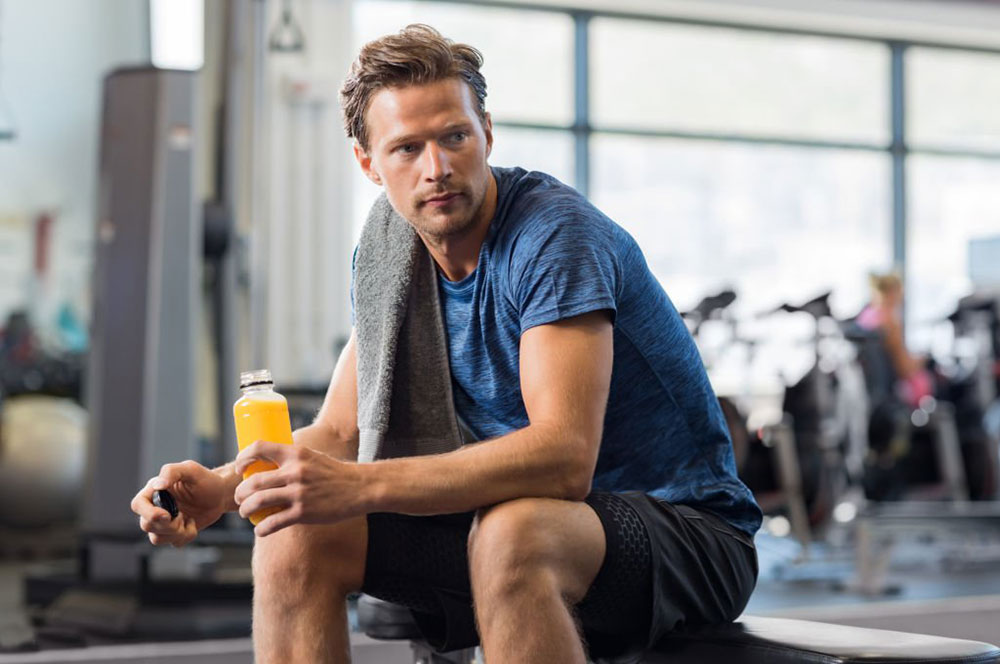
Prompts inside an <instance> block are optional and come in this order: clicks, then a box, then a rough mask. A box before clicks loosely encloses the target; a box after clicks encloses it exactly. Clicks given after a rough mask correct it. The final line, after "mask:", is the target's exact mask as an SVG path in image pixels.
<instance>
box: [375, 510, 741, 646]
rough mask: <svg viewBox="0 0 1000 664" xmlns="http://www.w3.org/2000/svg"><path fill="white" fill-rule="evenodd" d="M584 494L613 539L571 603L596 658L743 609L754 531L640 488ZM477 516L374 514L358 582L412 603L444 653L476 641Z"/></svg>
mask: <svg viewBox="0 0 1000 664" xmlns="http://www.w3.org/2000/svg"><path fill="white" fill-rule="evenodd" d="M585 502H586V503H587V504H588V505H590V507H591V508H593V509H594V511H595V512H596V513H597V515H598V517H600V520H601V523H602V525H603V526H604V533H605V537H606V539H607V550H606V554H605V557H604V562H603V564H602V565H601V569H600V571H599V572H598V573H597V577H596V578H595V579H594V583H593V584H592V585H591V587H590V590H589V591H588V592H587V595H586V596H585V597H584V598H583V600H582V601H581V602H580V603H579V604H577V605H576V607H575V613H576V616H577V618H578V620H579V623H580V625H581V628H582V631H583V637H584V641H585V643H586V645H587V648H588V651H589V653H590V655H591V656H592V657H608V656H614V655H618V654H621V653H623V652H627V651H634V650H638V649H643V648H646V647H649V646H650V645H652V644H653V643H655V642H657V641H659V640H660V639H661V638H662V637H663V636H664V635H666V634H668V633H670V632H674V631H682V630H684V629H687V628H694V627H698V626H700V625H705V624H717V623H723V622H729V621H732V620H734V619H735V618H737V617H738V616H739V615H740V613H742V611H743V608H744V607H745V606H746V603H747V601H748V600H749V598H750V593H751V591H752V590H753V588H754V585H755V584H756V581H757V553H756V550H755V549H754V544H753V540H752V539H751V538H750V537H749V536H748V535H746V534H745V533H743V532H742V531H740V530H738V529H736V528H734V527H733V526H731V525H729V524H728V523H727V522H726V521H724V520H723V519H721V518H719V517H718V516H715V515H714V514H712V513H710V512H707V511H703V510H697V509H694V508H692V507H688V506H686V505H672V504H669V503H666V502H663V501H660V500H657V499H655V498H653V497H652V496H649V495H647V494H644V493H641V492H626V493H605V492H594V493H592V494H590V495H589V496H588V497H587V498H586V501H585ZM473 517H474V514H473V513H462V514H448V515H441V516H431V517H414V516H407V515H403V514H386V513H378V514H369V515H368V554H367V558H366V565H365V580H364V586H363V587H362V591H363V592H365V593H367V594H369V595H372V596H373V597H378V598H379V599H383V600H386V601H389V602H394V603H397V604H402V605H404V606H406V607H408V608H409V609H410V610H411V612H412V613H413V618H414V620H415V621H416V623H417V625H418V626H419V627H420V630H421V632H422V633H423V635H424V638H425V639H426V640H427V642H428V643H429V644H430V645H431V646H432V647H434V648H435V649H437V650H438V651H440V652H446V651H449V650H456V649H459V648H468V647H472V646H475V645H477V644H478V643H479V635H478V633H477V631H476V622H475V617H474V613H473V608H472V593H471V589H470V585H469V573H468V569H469V563H468V555H467V542H468V535H469V528H470V527H471V525H472V520H473Z"/></svg>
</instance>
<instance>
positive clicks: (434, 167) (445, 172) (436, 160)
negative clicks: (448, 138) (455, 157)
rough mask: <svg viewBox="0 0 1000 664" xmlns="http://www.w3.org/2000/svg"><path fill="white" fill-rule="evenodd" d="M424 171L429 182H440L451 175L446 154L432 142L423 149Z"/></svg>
mask: <svg viewBox="0 0 1000 664" xmlns="http://www.w3.org/2000/svg"><path fill="white" fill-rule="evenodd" d="M424 173H425V175H426V178H427V180H428V181H430V182H440V181H441V180H445V179H447V178H448V176H450V175H451V163H450V162H449V160H448V155H447V154H446V153H445V151H444V150H442V149H441V147H440V146H439V145H438V144H437V143H434V142H431V143H430V145H428V147H427V149H426V150H425V151H424Z"/></svg>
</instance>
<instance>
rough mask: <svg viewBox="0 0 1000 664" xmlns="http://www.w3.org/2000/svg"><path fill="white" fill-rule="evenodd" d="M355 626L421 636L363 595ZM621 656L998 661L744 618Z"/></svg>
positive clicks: (687, 660) (858, 631)
mask: <svg viewBox="0 0 1000 664" xmlns="http://www.w3.org/2000/svg"><path fill="white" fill-rule="evenodd" d="M358 623H359V625H360V627H361V629H362V631H363V632H365V634H367V635H368V636H370V637H371V638H373V639H390V640H392V639H419V638H420V632H419V631H418V630H417V627H416V625H415V624H414V623H413V620H412V618H411V617H410V612H409V611H408V610H407V609H406V608H404V607H401V606H398V605H395V604H390V603H388V602H383V601H381V600H377V599H375V598H372V597H368V596H367V595H362V596H361V598H360V599H359V600H358ZM622 661H623V662H625V661H627V662H629V664H667V663H668V662H669V663H670V664H710V663H714V662H720V663H721V662H725V664H785V663H786V662H788V663H791V662H796V663H798V664H801V663H803V662H808V663H809V664H852V663H854V662H859V663H860V662H864V663H866V664H881V663H883V662H884V663H886V664H889V663H893V664H903V663H906V662H912V663H914V664H917V663H930V662H933V663H934V664H994V663H996V664H1000V648H997V647H996V646H993V645H990V644H988V643H980V642H978V641H966V640H962V639H948V638H944V637H940V636H926V635H922V634H909V633H906V632H891V631H888V630H882V629H867V628H863V627H846V626H843V625H830V624H827V623H819V622H810V621H806V620H791V619H786V618H762V617H757V616H743V617H742V618H740V619H739V620H738V621H736V622H735V623H731V624H728V625H718V626H714V627H706V628H702V629H699V630H697V631H694V632H691V633H687V634H675V635H671V636H670V637H668V638H666V639H664V640H663V641H662V642H660V643H659V644H658V645H657V647H656V649H655V652H649V653H646V654H645V655H643V656H642V657H640V658H638V659H636V658H635V657H634V656H633V657H631V658H628V659H623V660H622ZM608 664H612V663H610V662H609V663H608Z"/></svg>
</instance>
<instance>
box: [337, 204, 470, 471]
mask: <svg viewBox="0 0 1000 664" xmlns="http://www.w3.org/2000/svg"><path fill="white" fill-rule="evenodd" d="M355 275H356V278H355V282H354V312H355V316H354V318H355V329H356V333H357V356H358V428H359V429H360V432H361V442H360V444H359V447H358V461H361V462H368V461H374V460H376V459H387V458H392V457H402V456H417V455H422V454H438V453H441V452H448V451H451V450H454V449H457V448H458V447H459V446H460V445H461V444H462V434H461V433H460V430H459V425H458V420H457V418H456V416H455V406H454V402H453V401H452V394H451V370H450V368H449V364H448V347H447V341H446V339H445V330H444V323H443V320H442V315H441V303H440V301H439V300H438V285H437V268H436V267H435V265H434V259H433V258H431V255H430V253H429V252H428V251H427V248H426V247H424V244H423V242H421V240H420V237H419V236H418V235H417V233H416V231H414V230H413V228H412V227H411V226H410V224H409V223H407V221H406V220H405V219H403V218H402V217H401V216H399V214H398V213H397V212H396V211H395V210H394V209H393V208H392V206H391V205H390V204H389V200H388V199H387V198H386V196H385V194H382V195H381V196H379V198H378V200H376V201H375V203H374V205H372V208H371V211H370V212H369V213H368V220H367V221H366V222H365V227H364V229H363V230H362V232H361V242H360V244H359V246H358V255H357V258H356V259H355Z"/></svg>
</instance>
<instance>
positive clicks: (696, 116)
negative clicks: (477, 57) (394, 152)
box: [356, 0, 1000, 346]
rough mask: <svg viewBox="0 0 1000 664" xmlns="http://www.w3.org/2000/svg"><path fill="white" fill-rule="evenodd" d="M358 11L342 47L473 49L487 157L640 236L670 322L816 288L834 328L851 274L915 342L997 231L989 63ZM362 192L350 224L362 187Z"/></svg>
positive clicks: (994, 72)
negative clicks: (441, 37) (538, 173)
mask: <svg viewBox="0 0 1000 664" xmlns="http://www.w3.org/2000/svg"><path fill="white" fill-rule="evenodd" d="M357 1H358V5H357V7H358V11H357V15H356V16H357V17H356V30H357V33H358V45H360V44H361V43H362V42H363V41H365V40H367V39H369V38H372V37H375V36H377V35H380V34H385V33H387V32H391V31H394V30H398V29H399V28H400V27H402V26H403V25H405V24H407V23H410V22H425V23H430V24H432V25H435V26H436V27H438V28H439V29H440V30H441V31H442V32H443V33H444V34H445V35H446V36H448V37H452V38H454V39H456V40H461V41H468V42H470V43H472V44H474V45H476V46H477V47H479V48H481V50H482V51H483V53H484V55H485V56H486V67H485V74H486V76H487V80H488V81H489V84H490V96H489V97H488V99H487V105H488V107H489V109H490V110H491V111H492V112H493V114H494V120H495V121H496V126H497V129H496V138H497V142H496V147H495V149H494V153H493V155H492V158H491V162H492V163H494V164H496V165H515V164H517V165H521V166H525V167H527V168H535V169H539V170H545V171H548V172H550V173H552V174H553V175H555V176H557V177H559V178H560V179H562V180H564V181H566V182H568V183H570V184H573V185H574V186H576V187H578V188H579V189H581V191H583V192H584V193H586V194H587V195H588V196H589V197H590V198H591V200H593V201H594V203H595V204H596V205H598V207H600V208H601V209H602V210H604V211H605V212H606V213H607V214H608V215H609V216H611V217H612V218H613V219H615V220H616V221H617V222H618V223H620V224H621V225H622V226H624V227H625V228H626V229H627V230H628V231H629V232H630V233H632V235H633V236H634V237H635V238H636V239H637V240H638V241H639V243H640V244H641V246H642V247H643V251H644V252H645V254H646V256H647V259H648V261H649V264H650V266H651V268H652V270H653V272H654V273H655V274H656V276H657V277H658V278H659V279H660V281H661V282H662V283H663V285H664V287H665V288H666V290H667V292H668V293H669V294H670V295H671V297H672V298H673V300H674V302H675V303H676V305H677V306H678V308H679V309H685V308H689V307H691V306H693V305H694V304H695V303H696V302H697V301H698V300H699V299H700V298H701V297H703V296H704V295H706V294H708V293H711V292H713V291H715V290H718V289H720V288H723V287H730V288H734V289H735V290H737V291H738V293H739V300H738V310H739V311H740V313H741V314H743V315H748V314H754V313H757V312H759V311H761V310H764V309H769V308H772V307H774V306H776V305H778V304H779V303H781V302H783V301H789V300H791V301H795V300H804V299H807V298H810V297H812V296H815V295H818V294H820V293H822V292H824V291H827V290H829V291H832V292H833V299H832V304H833V307H834V312H835V313H836V314H837V315H839V316H842V317H846V316H850V315H853V314H854V313H856V312H857V311H858V309H859V308H860V307H861V306H862V305H863V303H864V302H865V301H866V300H867V297H868V291H867V274H868V273H869V272H871V271H886V270H889V269H891V268H893V267H896V268H897V269H902V270H904V271H905V273H906V275H907V282H906V283H907V292H908V304H907V323H908V327H909V328H910V332H911V334H910V340H911V343H916V345H918V346H919V345H921V344H922V343H923V339H922V337H921V335H920V334H919V328H921V326H925V324H926V323H928V322H929V321H933V320H935V319H938V318H940V317H941V316H943V315H946V314H947V313H948V312H949V311H950V310H951V309H953V308H954V306H955V303H956V300H957V299H958V298H959V297H961V296H963V295H965V294H967V293H969V292H970V291H971V289H972V288H973V285H974V284H973V282H972V280H971V279H970V275H969V270H970V264H969V263H970V261H969V252H970V242H976V241H978V242H980V245H979V246H986V245H985V244H983V243H984V242H986V241H987V240H988V239H989V238H990V237H993V236H1000V112H997V109H998V108H1000V53H993V52H985V51H970V50H961V49H956V48H944V47H932V46H928V45H915V44H905V43H899V42H892V43H890V42H888V41H883V40H878V39H868V38H854V37H850V36H843V37H837V36H830V35H810V34H804V33H802V34H792V33H786V32H781V31H779V30H774V31H770V30H763V29H756V28H754V29H747V28H738V27H733V26H711V25H692V24H682V23H677V22H671V21H668V20H660V19H652V18H642V19H639V18H627V17H621V16H617V15H616V16H610V15H603V14H602V13H601V12H600V11H593V12H588V11H574V12H571V11H566V12H561V11H556V10H545V11H542V10H536V9H531V8H527V7H525V8H512V7H510V6H505V7H500V6H488V5H489V3H488V2H486V3H480V2H477V3H475V4H472V3H469V4H465V3H462V2H422V1H419V0H357ZM498 5H499V3H498ZM363 191H364V196H362V197H360V199H359V201H361V202H359V203H358V209H359V210H360V212H359V214H360V215H362V216H363V210H364V209H367V204H368V201H369V200H370V196H372V195H374V193H375V189H374V187H369V188H367V189H363ZM365 196H367V197H368V198H365ZM359 218H360V217H359ZM998 241H1000V240H998ZM991 246H992V245H991Z"/></svg>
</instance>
